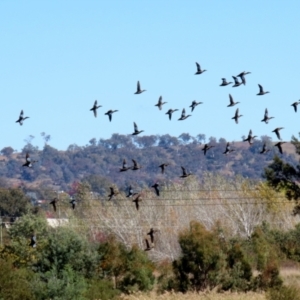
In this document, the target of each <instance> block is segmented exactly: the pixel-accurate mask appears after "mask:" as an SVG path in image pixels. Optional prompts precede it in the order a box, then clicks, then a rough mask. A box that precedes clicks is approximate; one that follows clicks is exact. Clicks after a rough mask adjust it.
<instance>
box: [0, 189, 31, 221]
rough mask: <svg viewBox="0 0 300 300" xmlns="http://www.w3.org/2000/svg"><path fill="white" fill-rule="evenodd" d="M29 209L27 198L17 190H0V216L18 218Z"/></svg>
mask: <svg viewBox="0 0 300 300" xmlns="http://www.w3.org/2000/svg"><path fill="white" fill-rule="evenodd" d="M29 207H30V202H29V198H28V197H26V196H25V194H24V193H23V191H22V190H20V189H17V188H9V189H6V188H0V215H1V216H14V217H20V216H21V215H23V214H24V213H26V212H27V210H28V208H29Z"/></svg>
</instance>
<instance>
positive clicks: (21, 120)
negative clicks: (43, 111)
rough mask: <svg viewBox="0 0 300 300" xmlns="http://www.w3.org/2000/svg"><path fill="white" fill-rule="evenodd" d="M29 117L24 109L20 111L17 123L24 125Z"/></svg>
mask: <svg viewBox="0 0 300 300" xmlns="http://www.w3.org/2000/svg"><path fill="white" fill-rule="evenodd" d="M28 118H29V117H24V112H23V109H22V110H21V112H20V116H19V119H18V120H17V121H16V123H19V124H20V125H23V121H24V120H26V119H28Z"/></svg>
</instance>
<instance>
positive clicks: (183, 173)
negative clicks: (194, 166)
mask: <svg viewBox="0 0 300 300" xmlns="http://www.w3.org/2000/svg"><path fill="white" fill-rule="evenodd" d="M181 169H182V175H181V176H180V177H181V178H186V177H188V176H190V175H192V173H187V172H186V170H185V168H184V167H182V166H181Z"/></svg>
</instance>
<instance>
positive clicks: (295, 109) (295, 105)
mask: <svg viewBox="0 0 300 300" xmlns="http://www.w3.org/2000/svg"><path fill="white" fill-rule="evenodd" d="M299 102H300V100H299V101H298V102H294V103H293V104H291V106H293V107H294V111H295V112H297V106H298V104H299Z"/></svg>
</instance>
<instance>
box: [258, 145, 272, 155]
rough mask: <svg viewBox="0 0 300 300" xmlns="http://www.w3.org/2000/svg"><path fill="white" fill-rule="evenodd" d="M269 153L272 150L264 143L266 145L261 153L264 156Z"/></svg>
mask: <svg viewBox="0 0 300 300" xmlns="http://www.w3.org/2000/svg"><path fill="white" fill-rule="evenodd" d="M269 151H270V149H267V145H266V143H264V145H263V147H262V150H261V151H260V152H259V153H260V154H264V153H267V152H269Z"/></svg>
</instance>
